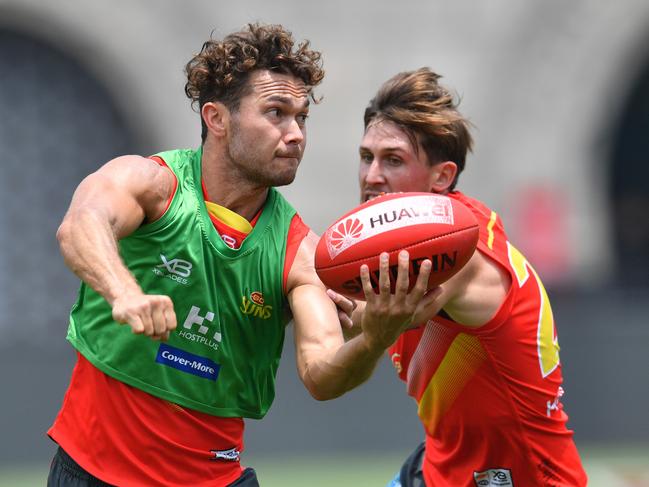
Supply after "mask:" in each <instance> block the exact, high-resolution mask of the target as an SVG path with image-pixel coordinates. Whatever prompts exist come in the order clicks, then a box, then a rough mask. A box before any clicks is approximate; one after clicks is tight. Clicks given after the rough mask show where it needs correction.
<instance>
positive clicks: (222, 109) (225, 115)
mask: <svg viewBox="0 0 649 487" xmlns="http://www.w3.org/2000/svg"><path fill="white" fill-rule="evenodd" d="M201 117H203V121H204V122H205V125H206V126H207V131H208V132H210V133H212V134H213V135H214V136H216V137H224V136H225V134H226V133H227V131H228V127H229V125H230V110H228V108H227V107H226V106H225V105H224V104H223V103H221V102H213V101H208V102H207V103H205V104H204V105H203V107H202V108H201Z"/></svg>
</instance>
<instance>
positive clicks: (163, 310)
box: [113, 294, 176, 340]
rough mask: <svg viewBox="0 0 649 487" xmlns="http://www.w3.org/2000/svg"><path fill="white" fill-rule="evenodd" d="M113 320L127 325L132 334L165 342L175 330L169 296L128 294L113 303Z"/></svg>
mask: <svg viewBox="0 0 649 487" xmlns="http://www.w3.org/2000/svg"><path fill="white" fill-rule="evenodd" d="M113 319H114V320H115V321H117V322H118V323H122V324H127V325H129V326H130V327H131V330H132V331H133V333H137V334H144V335H146V336H150V337H151V338H153V339H154V340H167V339H168V338H169V333H170V332H172V331H173V330H175V329H176V313H175V312H174V306H173V303H172V301H171V298H169V296H163V295H154V294H135V295H133V294H129V295H125V296H123V297H120V298H117V299H116V300H115V301H114V302H113Z"/></svg>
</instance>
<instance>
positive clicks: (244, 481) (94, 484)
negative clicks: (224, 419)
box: [47, 447, 259, 487]
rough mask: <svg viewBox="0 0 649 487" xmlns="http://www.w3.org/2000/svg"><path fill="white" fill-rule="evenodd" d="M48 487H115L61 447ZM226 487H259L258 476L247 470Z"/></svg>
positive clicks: (57, 453)
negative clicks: (99, 477)
mask: <svg viewBox="0 0 649 487" xmlns="http://www.w3.org/2000/svg"><path fill="white" fill-rule="evenodd" d="M47 487H114V486H113V485H112V484H107V483H106V482H104V481H103V480H99V479H98V478H97V477H95V476H93V475H92V474H90V473H88V472H86V471H85V470H84V469H83V468H81V467H80V466H79V464H77V462H75V461H74V460H73V459H72V457H71V456H70V455H68V454H67V453H65V451H63V448H61V447H59V448H58V449H57V451H56V454H55V455H54V459H53V460H52V465H51V466H50V474H49V475H48V477H47ZM224 487H259V482H258V481H257V474H256V473H255V470H254V469H252V468H246V469H245V470H244V471H243V473H242V474H241V477H239V478H238V479H237V480H235V481H234V482H233V483H231V484H229V485H227V486H224Z"/></svg>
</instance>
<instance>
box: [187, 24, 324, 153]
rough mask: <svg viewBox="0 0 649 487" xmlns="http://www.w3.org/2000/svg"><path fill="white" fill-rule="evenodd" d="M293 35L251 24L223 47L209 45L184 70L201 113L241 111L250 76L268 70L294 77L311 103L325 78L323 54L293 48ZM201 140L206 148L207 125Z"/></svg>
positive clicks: (304, 45)
mask: <svg viewBox="0 0 649 487" xmlns="http://www.w3.org/2000/svg"><path fill="white" fill-rule="evenodd" d="M294 44H295V41H294V40H293V35H292V34H291V32H289V31H287V30H286V29H284V27H283V26H281V25H265V24H259V23H255V24H248V25H247V26H246V27H244V28H243V29H242V30H240V31H239V32H234V33H232V34H230V35H228V36H226V37H225V38H224V39H223V40H222V41H216V40H214V39H210V40H209V41H207V42H206V43H205V44H203V48H202V49H201V52H199V53H198V54H196V55H195V56H194V57H193V58H192V59H191V60H190V61H189V62H188V63H187V65H186V66H185V73H186V74H187V83H186V84H185V94H186V95H187V96H188V97H189V98H190V99H191V100H192V106H193V107H194V108H196V106H197V105H198V111H199V113H200V110H201V109H202V107H203V105H204V104H205V103H207V102H211V101H219V102H221V103H223V104H224V105H225V106H226V107H228V109H229V110H231V111H236V110H238V108H239V103H240V101H241V98H242V97H244V96H245V95H247V94H248V92H249V91H248V90H249V89H250V86H249V84H248V79H249V77H250V73H252V72H253V71H256V70H259V69H268V70H271V71H276V72H279V73H283V74H290V75H293V76H295V77H297V78H299V79H301V80H302V81H303V82H304V84H305V85H306V86H307V90H308V93H309V95H310V96H311V98H312V100H313V101H314V102H315V103H317V102H318V101H319V100H316V99H315V97H314V95H313V87H314V86H316V85H318V83H320V81H322V78H323V77H324V70H323V69H322V61H321V59H320V58H321V54H320V52H318V51H313V50H311V49H310V48H309V41H303V42H302V43H300V44H299V45H297V46H296V47H295V48H294ZM201 123H202V132H201V139H202V141H203V142H205V137H206V136H207V127H206V125H205V121H203V120H202V118H201Z"/></svg>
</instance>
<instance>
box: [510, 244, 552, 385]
mask: <svg viewBox="0 0 649 487" xmlns="http://www.w3.org/2000/svg"><path fill="white" fill-rule="evenodd" d="M507 253H508V256H509V264H510V265H511V266H512V269H513V270H514V273H515V274H516V280H517V281H518V287H523V285H524V284H525V283H526V282H527V280H528V279H529V277H530V271H531V272H532V274H531V275H532V276H533V277H534V279H535V280H536V282H537V285H538V287H539V294H540V296H539V299H540V302H541V308H540V312H539V324H538V335H537V346H538V354H539V366H540V367H541V375H542V376H543V377H547V376H548V375H550V374H551V373H552V372H553V371H554V369H556V368H557V367H558V366H559V363H560V362H561V361H560V359H559V350H560V347H559V340H558V339H557V337H556V333H555V327H554V316H553V315H552V307H551V306H550V299H549V298H548V293H547V291H546V290H545V287H544V286H543V283H542V282H541V279H540V278H539V275H538V274H537V273H536V271H535V270H534V268H533V267H532V266H531V265H530V263H529V262H528V261H527V259H525V256H523V254H521V253H520V251H519V250H518V249H517V248H516V247H514V246H513V245H512V244H510V243H509V242H507ZM528 269H529V270H528Z"/></svg>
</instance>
